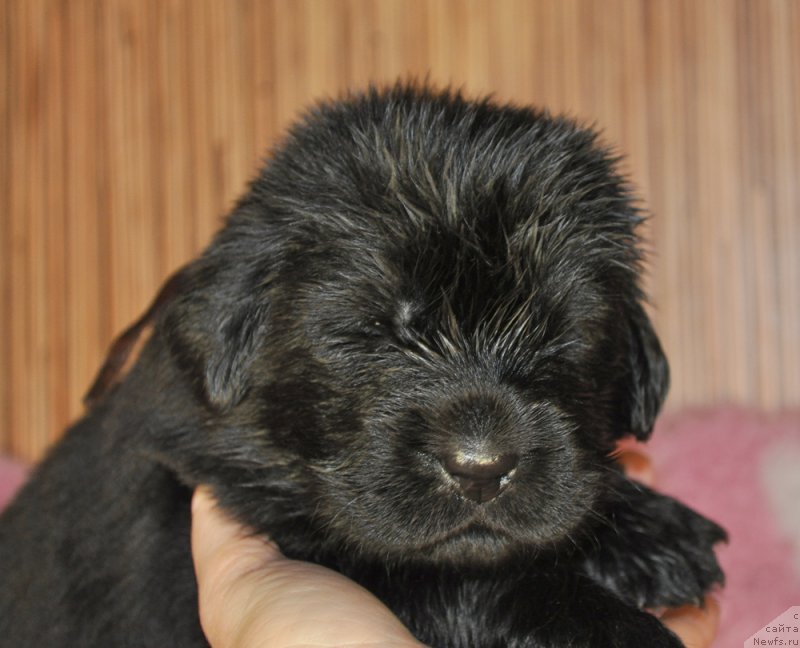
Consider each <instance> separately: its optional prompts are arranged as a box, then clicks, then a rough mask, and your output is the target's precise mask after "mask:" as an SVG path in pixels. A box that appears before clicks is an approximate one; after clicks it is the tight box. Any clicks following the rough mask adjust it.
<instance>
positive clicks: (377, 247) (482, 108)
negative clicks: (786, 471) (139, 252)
mask: <svg viewBox="0 0 800 648" xmlns="http://www.w3.org/2000/svg"><path fill="white" fill-rule="evenodd" d="M637 223H638V219H637V217H636V214H635V212H634V210H633V209H632V208H631V207H630V205H629V200H628V197H627V193H626V191H625V188H624V186H623V184H622V181H621V180H620V178H619V177H618V176H617V175H616V174H615V173H614V171H613V166H612V163H611V162H610V161H609V159H608V157H607V155H606V153H605V152H604V151H603V150H601V149H599V148H597V147H596V146H595V143H594V138H593V137H592V136H591V134H589V133H587V132H586V131H582V130H580V129H578V128H577V127H575V126H574V125H572V124H571V123H568V122H564V121H559V120H552V119H550V118H548V117H546V116H543V115H539V114H536V113H532V112H527V111H521V110H516V109H510V108H497V107H493V106H489V105H476V104H470V103H468V102H464V101H462V100H460V99H458V98H454V97H452V96H447V95H441V96H435V95H426V94H417V93H414V92H409V91H407V90H402V89H396V90H394V91H393V92H392V93H388V94H385V95H381V94H376V95H370V96H367V97H362V98H357V99H355V100H352V101H350V102H345V103H342V104H333V105H330V106H327V107H323V108H320V109H319V110H318V111H317V113H315V114H314V115H312V116H311V117H310V118H309V119H308V120H307V121H306V123H305V124H304V125H302V126H301V127H299V128H298V129H296V130H295V131H294V133H293V135H292V137H291V138H290V140H289V142H288V143H287V145H286V147H285V148H284V149H283V150H282V151H279V152H278V153H277V154H276V157H275V159H274V160H273V161H272V162H271V164H270V166H269V167H268V168H267V170H266V171H265V173H264V175H263V176H262V177H261V178H260V179H259V180H257V181H256V182H255V183H254V185H253V188H252V191H251V193H250V194H249V195H248V197H246V198H245V200H243V201H242V203H241V204H240V206H239V208H238V210H237V213H236V214H235V215H234V217H233V218H232V220H231V222H230V224H229V226H228V228H227V229H226V230H224V231H223V233H222V234H221V235H220V237H219V238H218V240H217V241H216V242H215V244H214V245H213V246H212V248H211V249H210V250H209V252H208V253H207V255H206V256H205V257H204V258H203V259H201V261H200V262H198V264H197V270H196V275H197V277H198V278H197V280H196V282H195V289H194V290H193V291H190V292H189V293H188V294H187V295H186V296H185V297H184V298H183V299H182V300H180V301H179V302H178V304H176V307H175V308H174V309H173V310H172V312H171V314H170V316H169V317H168V318H166V322H167V324H166V328H165V332H166V335H167V338H168V340H169V344H170V347H171V348H172V349H173V351H174V354H175V357H177V358H178V359H179V362H180V364H181V365H182V366H184V367H188V368H189V370H190V372H191V373H194V374H199V375H203V376H204V381H203V382H202V385H201V386H200V387H201V394H200V398H202V399H203V401H204V403H205V406H206V407H207V409H208V411H209V412H210V413H211V414H210V416H211V417H212V419H213V420H214V421H215V424H214V425H213V426H210V428H209V429H210V431H209V432H208V434H209V435H210V438H208V439H206V440H205V441H203V442H201V443H200V444H199V445H198V444H195V450H194V452H199V453H200V454H202V453H203V452H205V453H207V454H209V455H210V454H211V453H212V450H213V454H214V458H215V459H216V460H217V461H218V462H220V464H221V465H222V466H223V468H224V477H219V478H218V479H217V480H216V481H217V482H218V483H219V485H220V488H222V489H223V490H224V491H225V492H226V493H227V501H228V502H229V503H230V504H231V505H232V506H233V507H235V508H237V509H238V511H239V513H240V514H241V515H242V517H243V518H245V519H246V520H248V521H250V522H251V523H253V524H256V525H260V526H264V527H265V528H266V529H267V530H272V528H274V526H275V525H274V521H271V520H270V517H271V516H274V515H275V513H274V511H275V508H274V506H275V502H276V501H280V502H283V503H284V509H282V510H284V511H285V512H286V514H287V515H290V516H291V515H294V516H295V517H296V518H298V519H299V518H302V519H303V525H304V529H305V532H306V533H308V534H310V535H313V536H315V537H319V538H322V540H321V541H322V542H325V543H331V544H332V545H336V546H339V547H347V548H350V549H352V550H356V551H360V552H364V553H367V554H370V555H374V556H383V557H388V558H392V557H398V558H399V557H404V558H414V559H420V560H435V561H447V562H460V563H463V562H486V561H492V560H498V559H502V558H503V557H505V556H507V555H509V554H511V553H513V552H516V551H521V550H526V549H534V550H536V549H541V548H550V547H554V546H558V545H559V544H560V543H562V542H569V541H571V540H574V539H575V537H576V536H577V535H579V534H580V532H581V529H582V528H583V526H584V525H585V522H586V520H587V518H589V517H591V514H592V511H593V509H594V508H595V507H596V506H597V503H598V500H599V498H601V497H602V494H603V484H604V481H605V479H604V476H605V475H606V473H607V472H608V471H609V470H610V469H611V462H610V460H609V459H608V455H609V453H610V452H611V450H612V449H613V447H614V442H615V440H616V439H618V438H619V437H620V436H623V435H625V434H631V433H633V434H636V435H638V436H640V437H643V436H646V435H647V434H648V433H649V430H650V427H651V425H652V419H653V417H654V416H655V413H656V411H657V409H658V407H659V405H660V401H661V398H662V397H663V394H664V391H665V389H666V364H665V362H664V360H663V356H662V354H661V351H660V348H659V347H658V342H657V340H656V339H655V336H654V335H653V333H652V330H651V329H650V326H649V323H648V322H647V318H646V316H645V315H644V313H643V311H642V309H641V306H640V303H639V300H640V294H639V289H638V287H637V269H638V263H639V254H638V251H637V249H636V236H635V232H634V230H635V227H636V225H637ZM220 474H223V473H222V472H221V473H220ZM254 493H258V496H257V497H254V496H253V494H254ZM223 496H224V495H223ZM262 498H263V499H262ZM268 501H269V502H271V503H267V502H268ZM290 511H291V514H290V513H289V512H290Z"/></svg>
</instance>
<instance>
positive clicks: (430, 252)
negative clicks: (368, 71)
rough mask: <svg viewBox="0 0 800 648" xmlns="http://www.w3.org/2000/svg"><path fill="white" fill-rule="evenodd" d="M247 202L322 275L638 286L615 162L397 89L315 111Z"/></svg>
mask: <svg viewBox="0 0 800 648" xmlns="http://www.w3.org/2000/svg"><path fill="white" fill-rule="evenodd" d="M250 199H251V200H253V201H254V203H255V204H256V207H257V211H258V212H259V213H260V214H262V215H263V216H262V218H263V219H264V221H265V224H267V225H268V226H269V227H270V228H273V227H274V226H276V229H277V230H280V231H279V232H278V233H277V234H275V236H276V237H277V238H278V239H283V240H284V241H287V240H288V241H289V243H290V244H288V245H286V244H284V245H283V247H284V249H286V250H289V251H290V252H291V254H294V253H296V252H299V253H300V254H301V256H307V255H309V254H310V251H312V250H313V251H316V253H320V250H322V252H321V254H322V255H328V257H329V263H328V266H329V267H332V265H339V266H341V267H343V268H345V267H350V268H351V269H352V272H354V273H355V274H356V275H357V274H358V272H359V268H360V269H361V270H363V271H364V273H367V274H369V275H370V276H371V277H373V278H378V277H384V278H385V279H386V282H387V283H391V282H394V283H395V285H396V284H397V283H398V282H406V283H409V282H410V283H412V284H415V289H417V290H418V289H420V288H421V287H422V288H426V287H428V288H430V287H431V286H432V285H434V284H443V283H447V282H448V281H455V280H457V279H458V278H459V277H461V278H463V277H465V276H472V277H477V279H479V280H480V281H483V282H492V281H495V282H496V281H500V280H502V281H511V280H513V281H516V282H517V284H519V285H520V286H524V285H529V286H530V285H536V284H538V283H540V282H541V281H545V280H547V279H548V278H552V277H554V276H562V277H563V276H568V277H571V278H572V280H584V279H587V278H594V279H597V280H599V281H607V280H608V278H610V277H622V279H621V280H620V281H619V283H620V285H622V284H625V283H627V284H630V285H633V284H635V282H636V276H637V271H638V265H639V251H638V239H637V236H636V227H637V226H638V224H639V222H640V220H641V219H640V217H639V215H638V213H637V211H636V209H635V207H634V206H633V204H632V201H631V198H630V194H629V191H628V187H627V185H626V183H625V180H624V179H623V178H622V177H621V176H620V175H619V174H618V173H617V171H616V160H615V159H614V157H613V156H612V155H610V154H609V152H608V151H607V150H606V149H605V148H603V147H602V146H600V145H599V144H598V143H597V138H596V135H595V134H594V133H593V132H591V131H590V130H587V129H585V128H582V127H580V126H578V125H577V124H575V123H574V122H572V121H570V120H568V119H563V118H555V117H551V116H550V115H548V114H547V113H545V112H540V111H536V110H532V109H523V108H517V107H511V106H500V105H496V104H493V103H491V102H487V101H484V102H472V101H467V100H465V99H463V98H462V97H461V96H459V95H457V94H453V93H448V92H443V93H437V92H432V91H429V90H425V89H422V90H420V89H415V88H410V87H405V86H397V87H395V88H393V89H391V90H387V91H371V92H368V93H366V94H363V95H357V96H354V97H350V98H349V99H347V100H344V101H337V102H331V103H327V104H322V105H320V106H318V107H317V108H316V109H315V110H313V111H312V112H310V113H309V114H308V115H307V116H306V118H305V119H304V120H303V121H302V122H301V123H299V124H298V125H297V126H295V128H294V129H292V131H291V132H290V135H289V137H288V139H287V140H286V142H285V144H284V145H283V146H282V147H281V148H280V149H279V150H277V151H276V152H275V154H274V156H273V159H272V160H271V161H270V162H269V163H268V164H267V166H266V168H265V170H264V172H263V173H262V175H261V176H260V177H259V178H257V179H256V180H255V182H254V183H253V185H252V192H251V198H250ZM334 258H337V261H335V262H334V261H333V259H334ZM473 283H474V281H473Z"/></svg>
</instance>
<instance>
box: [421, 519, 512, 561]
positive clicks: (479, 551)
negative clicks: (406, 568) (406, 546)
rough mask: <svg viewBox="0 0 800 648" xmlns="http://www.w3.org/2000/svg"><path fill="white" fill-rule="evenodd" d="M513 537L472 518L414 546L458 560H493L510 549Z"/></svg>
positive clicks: (435, 557) (439, 555) (430, 553)
mask: <svg viewBox="0 0 800 648" xmlns="http://www.w3.org/2000/svg"><path fill="white" fill-rule="evenodd" d="M514 544H515V543H514V541H513V539H512V537H511V536H510V535H509V534H508V533H507V532H505V531H503V530H501V529H498V528H496V527H494V526H493V525H491V524H489V523H487V522H486V521H485V520H480V519H472V520H469V521H467V522H465V523H464V524H461V525H459V526H457V527H454V528H452V529H449V530H447V531H445V532H442V533H439V534H437V535H436V536H434V537H432V538H428V539H427V540H426V541H425V542H422V543H420V544H419V545H417V546H416V547H415V549H416V550H417V551H418V552H419V553H420V554H422V555H428V556H430V557H431V558H433V559H440V558H442V557H447V556H451V557H457V558H458V559H459V560H464V559H468V560H479V561H489V562H490V561H493V560H496V559H497V558H499V557H502V556H503V555H505V554H506V553H508V551H509V549H510V547H512V546H513V545H514Z"/></svg>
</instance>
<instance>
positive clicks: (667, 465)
mask: <svg viewBox="0 0 800 648" xmlns="http://www.w3.org/2000/svg"><path fill="white" fill-rule="evenodd" d="M648 446H649V452H650V454H651V456H652V457H653V462H654V465H655V472H656V487H657V488H658V489H659V490H661V491H662V492H665V493H668V494H670V495H674V496H675V497H678V498H679V499H681V500H683V501H684V502H686V503H688V504H690V505H691V506H693V507H694V508H696V509H697V510H699V511H700V512H702V513H703V514H705V515H707V516H708V517H710V518H712V519H713V520H715V521H717V522H718V523H720V524H721V525H722V526H724V527H725V528H726V529H727V530H728V533H729V535H730V543H729V544H728V545H727V546H725V547H722V548H721V549H720V552H719V555H720V560H721V562H722V567H723V569H724V570H725V572H726V574H727V583H726V587H725V589H724V590H723V591H722V592H721V593H720V595H719V600H720V602H721V604H722V619H721V628H720V634H719V636H718V638H717V641H716V642H715V643H714V646H715V648H731V647H734V646H742V645H743V643H744V641H745V640H746V639H747V638H748V637H750V635H752V634H753V633H755V632H756V631H758V630H760V629H761V628H762V627H763V626H764V625H765V624H767V623H768V622H769V621H771V620H772V619H774V618H775V617H777V616H778V615H780V614H781V613H783V612H784V611H785V610H786V609H787V608H789V607H791V606H792V605H800V412H798V413H796V414H784V415H780V416H768V415H764V414H757V413H754V412H749V411H746V410H740V409H725V410H708V411H698V412H692V413H686V414H683V415H679V416H667V417H665V418H664V419H663V421H662V422H661V423H660V424H659V425H658V426H657V429H656V432H655V434H654V436H653V441H652V442H651V443H650V444H648Z"/></svg>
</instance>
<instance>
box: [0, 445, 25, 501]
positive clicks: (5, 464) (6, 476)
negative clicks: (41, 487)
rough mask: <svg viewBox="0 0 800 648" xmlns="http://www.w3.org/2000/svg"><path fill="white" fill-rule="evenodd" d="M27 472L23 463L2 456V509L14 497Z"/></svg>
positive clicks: (0, 475) (0, 461) (0, 477)
mask: <svg viewBox="0 0 800 648" xmlns="http://www.w3.org/2000/svg"><path fill="white" fill-rule="evenodd" d="M27 474H28V471H27V470H26V469H25V467H24V466H23V465H22V464H20V463H18V462H16V461H12V460H11V459H4V458H3V457H0V511H2V510H3V509H4V508H5V507H6V505H7V504H8V503H9V502H10V501H11V498H12V497H14V493H16V492H17V489H18V488H19V487H20V486H22V484H23V482H24V481H25V477H26V476H27Z"/></svg>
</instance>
